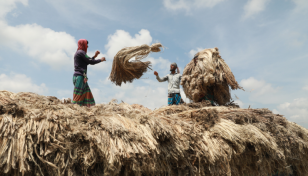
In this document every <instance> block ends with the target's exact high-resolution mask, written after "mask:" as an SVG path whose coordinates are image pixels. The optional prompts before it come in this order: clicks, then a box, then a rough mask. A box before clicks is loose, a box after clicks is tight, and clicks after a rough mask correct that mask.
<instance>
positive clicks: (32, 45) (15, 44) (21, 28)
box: [0, 0, 77, 69]
mask: <svg viewBox="0 0 308 176" xmlns="http://www.w3.org/2000/svg"><path fill="white" fill-rule="evenodd" d="M17 2H22V3H23V4H24V5H27V2H28V1H26V0H8V1H1V2H0V17H3V18H0V38H1V41H0V45H4V46H6V47H10V48H11V49H13V50H15V51H18V52H24V53H26V54H27V55H29V56H31V57H32V58H33V59H35V60H36V61H38V62H42V63H46V64H48V65H50V66H51V67H52V68H54V69H59V68H61V67H63V66H71V67H72V66H73V64H72V63H73V54H74V52H75V51H76V49H77V44H76V41H75V38H74V37H73V36H71V35H70V34H67V33H66V32H56V31H54V30H52V29H49V28H44V27H42V26H40V25H38V24H25V25H18V26H10V25H8V24H7V23H6V21H5V20H4V17H5V15H6V14H7V13H8V12H10V11H11V10H12V9H14V8H16V3H17Z"/></svg>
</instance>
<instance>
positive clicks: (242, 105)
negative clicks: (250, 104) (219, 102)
mask: <svg viewBox="0 0 308 176" xmlns="http://www.w3.org/2000/svg"><path fill="white" fill-rule="evenodd" d="M234 103H236V104H238V105H239V106H240V108H244V103H243V102H242V101H241V100H234Z"/></svg>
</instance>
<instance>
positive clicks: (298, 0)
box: [293, 0, 308, 13]
mask: <svg viewBox="0 0 308 176" xmlns="http://www.w3.org/2000/svg"><path fill="white" fill-rule="evenodd" d="M293 2H294V3H295V5H296V7H295V9H294V12H295V13H307V9H308V1H307V0H293Z"/></svg>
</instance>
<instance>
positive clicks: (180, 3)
mask: <svg viewBox="0 0 308 176" xmlns="http://www.w3.org/2000/svg"><path fill="white" fill-rule="evenodd" d="M222 1H224V0H164V1H163V4H164V6H165V8H167V9H169V10H174V11H175V10H186V11H187V12H189V11H190V10H191V9H193V8H212V7H214V6H215V5H217V4H219V3H220V2H222Z"/></svg>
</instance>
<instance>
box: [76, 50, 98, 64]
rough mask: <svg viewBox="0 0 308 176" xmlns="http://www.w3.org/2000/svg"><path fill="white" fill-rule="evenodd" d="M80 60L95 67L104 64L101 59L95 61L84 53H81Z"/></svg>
mask: <svg viewBox="0 0 308 176" xmlns="http://www.w3.org/2000/svg"><path fill="white" fill-rule="evenodd" d="M79 58H81V59H82V60H83V61H85V62H86V63H87V64H91V65H95V64H98V63H100V62H102V60H101V59H97V60H95V59H94V58H95V57H92V58H90V57H89V56H87V55H86V54H84V53H79Z"/></svg>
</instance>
